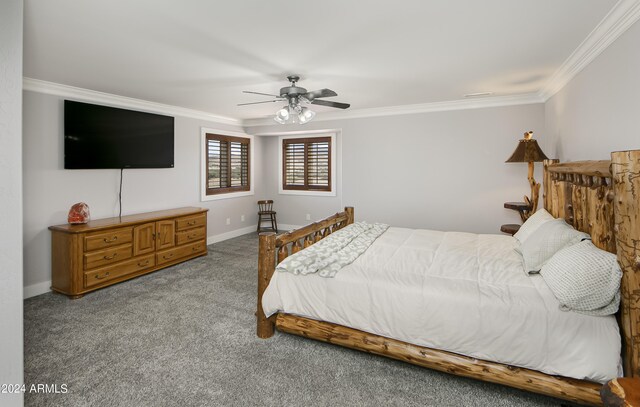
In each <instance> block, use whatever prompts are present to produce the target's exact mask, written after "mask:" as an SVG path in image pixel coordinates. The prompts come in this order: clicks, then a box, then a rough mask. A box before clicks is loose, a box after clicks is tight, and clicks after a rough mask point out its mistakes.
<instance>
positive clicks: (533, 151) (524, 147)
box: [505, 131, 547, 220]
mask: <svg viewBox="0 0 640 407" xmlns="http://www.w3.org/2000/svg"><path fill="white" fill-rule="evenodd" d="M546 159H547V156H546V155H544V153H543V152H542V150H541V149H540V146H539V145H538V142H537V141H536V140H534V139H533V132H532V131H528V132H526V133H524V138H523V139H521V140H520V141H519V142H518V146H517V147H516V150H515V151H514V152H513V154H511V157H509V159H508V160H507V161H505V162H507V163H528V164H529V175H528V176H527V178H528V179H529V185H530V186H531V198H529V197H528V196H526V195H525V197H524V203H525V204H526V205H528V207H529V208H528V210H527V211H525V212H524V214H523V215H524V216H523V220H526V219H527V218H528V217H529V216H531V215H532V214H534V213H535V211H536V209H538V194H539V193H540V183H538V182H536V180H535V179H534V178H533V163H534V162H540V161H542V160H546Z"/></svg>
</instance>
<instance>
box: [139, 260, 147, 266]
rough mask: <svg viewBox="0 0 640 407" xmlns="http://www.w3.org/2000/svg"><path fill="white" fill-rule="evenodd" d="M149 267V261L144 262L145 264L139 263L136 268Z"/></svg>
mask: <svg viewBox="0 0 640 407" xmlns="http://www.w3.org/2000/svg"><path fill="white" fill-rule="evenodd" d="M148 265H149V260H147V261H145V262H139V263H138V266H139V267H144V266H148Z"/></svg>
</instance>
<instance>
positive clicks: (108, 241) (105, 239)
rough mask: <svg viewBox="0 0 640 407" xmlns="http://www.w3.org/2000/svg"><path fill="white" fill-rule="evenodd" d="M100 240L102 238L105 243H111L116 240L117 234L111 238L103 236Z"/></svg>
mask: <svg viewBox="0 0 640 407" xmlns="http://www.w3.org/2000/svg"><path fill="white" fill-rule="evenodd" d="M102 240H104V242H105V243H113V242H115V241H116V240H118V236H114V237H112V238H111V239H107V238H106V237H105V238H104V239H102Z"/></svg>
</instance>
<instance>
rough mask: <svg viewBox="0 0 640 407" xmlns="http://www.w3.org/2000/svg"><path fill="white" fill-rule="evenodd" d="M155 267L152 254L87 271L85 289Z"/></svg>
mask: <svg viewBox="0 0 640 407" xmlns="http://www.w3.org/2000/svg"><path fill="white" fill-rule="evenodd" d="M155 265H156V263H155V255H153V254H150V255H148V256H143V257H139V258H136V259H132V260H128V261H125V262H122V263H119V264H114V265H112V266H108V267H102V268H99V269H96V270H92V271H87V272H86V273H84V286H85V288H89V287H92V286H94V285H98V284H103V283H106V282H107V281H111V280H114V279H116V278H119V277H122V276H126V275H127V274H132V273H135V272H137V271H141V270H146V269H149V268H152V267H153V266H155Z"/></svg>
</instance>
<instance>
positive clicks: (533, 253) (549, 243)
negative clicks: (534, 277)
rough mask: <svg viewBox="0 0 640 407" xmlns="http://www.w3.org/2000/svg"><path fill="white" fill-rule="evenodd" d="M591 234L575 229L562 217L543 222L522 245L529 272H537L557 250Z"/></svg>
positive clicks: (525, 264) (525, 265) (526, 267)
mask: <svg viewBox="0 0 640 407" xmlns="http://www.w3.org/2000/svg"><path fill="white" fill-rule="evenodd" d="M584 239H590V237H589V235H588V234H586V233H583V232H579V231H577V230H575V229H574V228H573V227H571V226H570V225H568V224H567V223H566V222H565V221H564V220H562V219H554V220H550V221H548V222H545V223H543V224H542V225H540V227H539V228H538V229H537V230H536V231H535V232H533V234H532V235H531V236H529V237H528V238H527V240H525V241H524V243H523V244H522V245H521V246H520V249H521V250H522V258H523V260H524V267H525V271H526V272H527V273H537V272H538V271H540V269H541V268H542V266H544V264H545V263H546V262H547V261H548V260H549V259H550V258H551V257H552V256H553V255H554V254H556V252H557V251H558V250H560V249H562V248H564V247H566V246H570V245H573V244H576V243H578V242H580V241H581V240H584Z"/></svg>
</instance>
